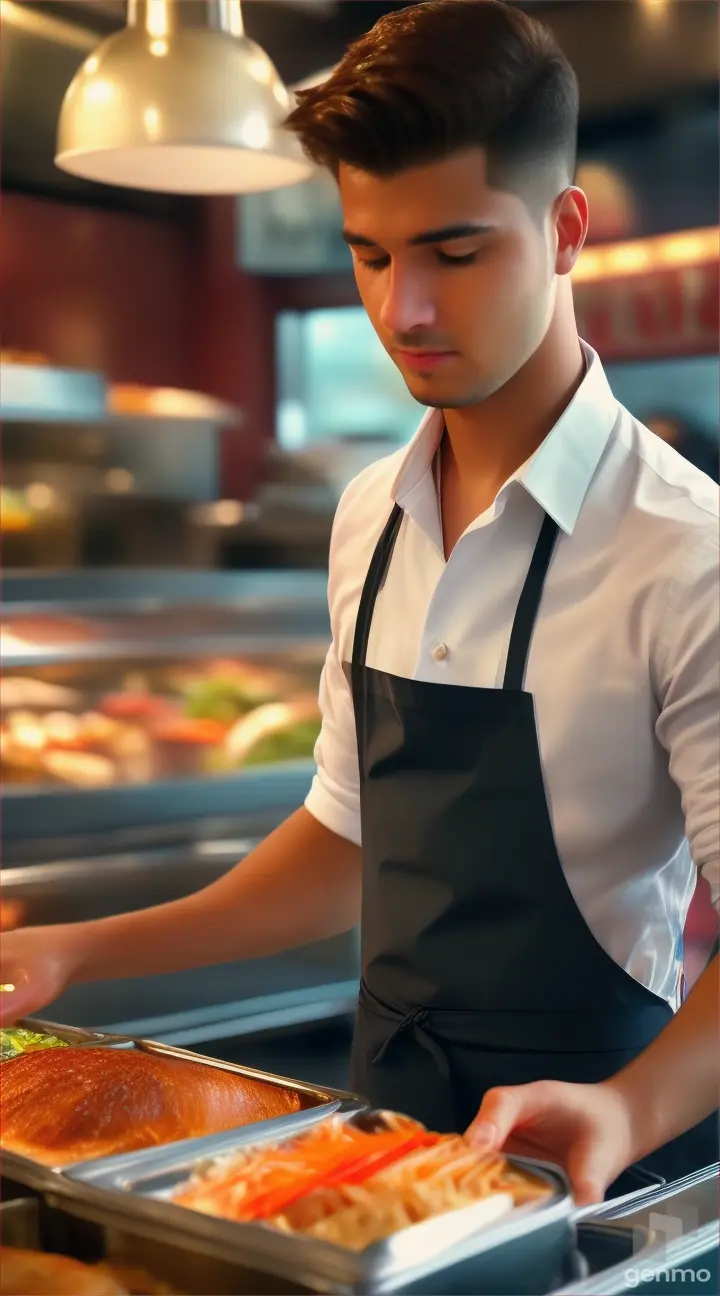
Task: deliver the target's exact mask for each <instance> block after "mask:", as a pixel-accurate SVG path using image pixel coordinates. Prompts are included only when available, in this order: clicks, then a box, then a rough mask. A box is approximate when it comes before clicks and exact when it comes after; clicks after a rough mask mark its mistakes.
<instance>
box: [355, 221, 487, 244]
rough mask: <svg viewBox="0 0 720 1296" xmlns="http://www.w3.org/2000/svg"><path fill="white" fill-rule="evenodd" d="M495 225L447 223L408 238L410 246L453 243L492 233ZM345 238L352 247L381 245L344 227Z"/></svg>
mask: <svg viewBox="0 0 720 1296" xmlns="http://www.w3.org/2000/svg"><path fill="white" fill-rule="evenodd" d="M494 228H495V226H494V225H482V224H476V223H474V222H471V223H469V224H465V225H445V226H443V227H442V228H441V229H434V230H423V231H422V233H421V234H415V235H414V236H413V237H412V238H411V239H409V240H408V242H409V245H410V247H423V246H424V245H425V244H426V243H452V242H453V240H455V239H466V238H473V237H474V236H475V237H476V236H477V235H479V234H491V233H492V232H493V230H494ZM343 238H344V240H345V242H346V243H348V244H349V245H350V247H366V248H374V247H379V246H380V245H379V244H378V243H374V242H373V240H372V239H369V238H366V237H365V235H364V234H355V233H354V231H353V230H349V229H344V230H343Z"/></svg>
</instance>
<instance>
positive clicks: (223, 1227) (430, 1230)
mask: <svg viewBox="0 0 720 1296" xmlns="http://www.w3.org/2000/svg"><path fill="white" fill-rule="evenodd" d="M338 1112H339V1114H340V1115H341V1117H342V1118H344V1119H347V1120H351V1121H353V1122H356V1123H362V1124H364V1125H369V1126H370V1127H373V1126H377V1125H378V1124H380V1123H382V1119H383V1118H382V1113H379V1112H372V1111H357V1110H356V1111H352V1110H348V1109H345V1110H344V1111H343V1110H342V1109H341V1108H338ZM279 1132H280V1131H279V1127H278V1125H277V1123H276V1124H275V1125H274V1127H273V1128H270V1125H269V1123H268V1125H266V1126H265V1128H264V1129H261V1128H259V1127H257V1126H256V1127H255V1128H254V1129H253V1128H248V1129H245V1130H241V1131H235V1132H234V1133H229V1134H220V1135H213V1136H211V1137H209V1138H204V1139H196V1140H193V1141H192V1143H187V1144H184V1145H183V1144H176V1145H175V1146H174V1147H172V1146H171V1147H165V1148H157V1149H148V1150H147V1151H143V1152H138V1153H136V1154H131V1155H128V1156H124V1157H111V1158H107V1159H105V1160H102V1161H100V1160H98V1161H95V1162H93V1163H88V1164H85V1165H83V1166H75V1167H70V1168H68V1169H67V1170H66V1172H65V1175H64V1176H63V1179H64V1180H65V1183H66V1184H67V1182H68V1181H70V1182H72V1184H73V1191H72V1193H71V1194H69V1195H67V1198H66V1202H65V1207H64V1208H65V1209H66V1210H68V1211H70V1212H71V1213H73V1214H76V1215H78V1216H79V1217H80V1218H82V1219H85V1220H90V1221H94V1222H95V1223H97V1224H101V1225H102V1224H103V1223H105V1222H106V1221H108V1220H112V1221H113V1227H114V1229H115V1230H116V1231H119V1232H120V1233H121V1234H122V1236H123V1238H124V1239H125V1243H126V1244H129V1245H131V1246H132V1248H133V1250H134V1251H135V1252H137V1249H138V1246H139V1245H140V1240H141V1239H142V1240H143V1242H144V1245H145V1246H146V1247H147V1246H150V1247H152V1245H153V1244H154V1245H158V1244H164V1245H172V1246H174V1247H184V1248H185V1250H186V1251H187V1250H189V1251H191V1252H192V1253H193V1254H196V1255H201V1256H203V1257H205V1260H206V1262H207V1263H210V1262H212V1265H213V1266H214V1267H213V1270H212V1272H213V1274H214V1275H215V1276H214V1279H213V1281H214V1282H215V1283H217V1282H218V1281H219V1279H218V1277H217V1273H218V1272H223V1273H227V1274H228V1275H232V1276H229V1277H227V1281H228V1282H229V1283H230V1285H229V1286H227V1287H225V1286H223V1287H217V1286H213V1291H217V1292H220V1291H222V1292H225V1291H228V1292H229V1291H232V1292H247V1293H253V1294H254V1296H260V1294H261V1293H280V1292H287V1291H297V1292H325V1293H360V1292H362V1293H371V1294H373V1296H376V1294H377V1296H380V1293H391V1292H393V1293H394V1292H400V1291H402V1292H403V1293H432V1294H434V1296H437V1293H438V1292H439V1291H442V1292H443V1296H452V1293H454V1292H461V1291H472V1292H473V1293H474V1296H485V1294H487V1296H506V1294H507V1296H523V1294H524V1293H537V1292H540V1291H549V1290H550V1289H551V1287H552V1286H553V1285H554V1284H556V1282H557V1278H558V1275H559V1274H561V1273H562V1271H563V1265H564V1264H565V1262H566V1259H567V1255H568V1253H569V1252H570V1251H571V1250H572V1247H573V1245H574V1237H575V1233H574V1228H573V1223H572V1201H571V1198H570V1193H569V1188H568V1184H567V1181H566V1179H565V1178H564V1176H563V1174H562V1173H561V1172H560V1171H559V1170H558V1169H557V1168H556V1167H554V1166H548V1165H545V1164H544V1163H541V1162H535V1161H530V1160H528V1159H525V1158H520V1157H510V1158H508V1159H509V1160H510V1161H511V1163H512V1164H514V1165H517V1166H518V1167H524V1168H526V1169H527V1170H529V1171H532V1172H533V1173H535V1174H536V1175H539V1176H540V1177H541V1178H543V1179H544V1180H545V1181H546V1182H547V1183H548V1185H549V1187H550V1189H551V1194H550V1197H549V1198H548V1199H547V1200H546V1201H545V1202H543V1203H541V1204H539V1205H528V1206H524V1207H519V1208H517V1209H516V1210H514V1211H512V1212H511V1213H510V1214H509V1215H508V1216H505V1217H503V1218H502V1219H501V1220H500V1221H498V1222H497V1223H496V1224H485V1222H484V1219H483V1214H484V1212H483V1204H482V1203H481V1202H479V1203H477V1204H476V1205H473V1206H469V1207H466V1208H464V1209H462V1210H456V1211H452V1212H448V1213H446V1214H444V1215H441V1216H437V1217H435V1218H434V1219H431V1220H427V1221H424V1222H422V1223H420V1224H417V1225H414V1226H412V1227H411V1228H407V1229H404V1230H402V1231H400V1232H398V1233H396V1234H394V1235H393V1236H392V1237H390V1238H388V1239H386V1240H384V1241H382V1242H379V1243H376V1244H374V1245H373V1246H371V1247H368V1248H367V1249H366V1250H364V1251H362V1252H355V1251H350V1250H348V1249H346V1248H343V1247H341V1246H338V1245H335V1244H332V1243H328V1242H324V1241H319V1240H318V1239H316V1238H309V1237H303V1236H299V1235H289V1234H285V1233H282V1232H280V1231H279V1230H276V1229H273V1228H271V1227H269V1226H266V1225H263V1224H241V1223H235V1222H233V1221H230V1220H224V1219H218V1218H216V1217H214V1216H209V1215H205V1214H203V1213H201V1212H198V1211H194V1210H192V1209H189V1208H187V1207H184V1206H180V1205H177V1204H174V1203H173V1202H172V1201H170V1200H169V1198H170V1196H171V1194H172V1193H173V1192H174V1191H175V1189H176V1188H177V1187H179V1185H180V1184H182V1183H184V1182H186V1181H187V1180H188V1179H189V1178H190V1176H191V1175H192V1174H193V1173H194V1172H195V1171H196V1170H197V1169H198V1167H199V1166H200V1165H202V1164H207V1163H209V1162H211V1161H213V1160H215V1159H216V1158H217V1157H222V1156H227V1155H228V1154H231V1153H232V1152H234V1151H238V1150H240V1149H243V1148H253V1147H262V1146H266V1145H269V1144H273V1143H277V1142H278V1133H279ZM297 1132H298V1131H297V1125H296V1126H295V1127H294V1128H293V1129H292V1130H291V1129H289V1128H288V1127H287V1126H286V1128H285V1129H284V1130H283V1131H282V1136H283V1137H284V1138H287V1137H291V1136H292V1135H294V1134H295V1133H297ZM64 1191H65V1192H67V1189H65V1190H64ZM217 1266H219V1270H218V1269H216V1268H215V1267H217Z"/></svg>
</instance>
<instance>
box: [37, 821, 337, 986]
mask: <svg viewBox="0 0 720 1296" xmlns="http://www.w3.org/2000/svg"><path fill="white" fill-rule="evenodd" d="M361 879H362V864H361V853H360V850H359V848H358V847H356V846H353V845H352V844H351V843H350V842H347V841H345V840H344V839H343V838H341V837H337V836H336V835H335V834H334V833H331V832H330V831H329V830H328V829H326V828H324V827H323V826H322V825H321V824H319V823H318V821H317V820H316V819H314V818H313V817H312V815H310V814H309V813H308V811H307V810H304V809H302V810H299V811H298V812H297V814H295V815H293V816H292V817H291V818H290V819H288V820H287V821H286V822H285V823H284V824H282V825H281V826H280V828H278V829H277V830H276V831H275V832H274V833H272V834H271V835H270V836H269V837H268V838H267V839H266V840H265V841H264V842H262V844H261V845H260V846H259V847H258V848H257V849H256V850H255V851H253V852H252V854H251V855H249V856H248V857H247V859H245V860H243V861H242V862H241V863H240V864H238V865H236V867H235V868H234V869H232V870H231V871H230V872H229V873H227V874H225V876H224V877H222V878H220V879H219V880H218V881H217V882H214V883H213V884H212V885H211V886H209V887H206V888H205V889H204V890H202V891H198V892H196V893H194V894H193V895H190V896H187V897H185V898H183V899H182V900H176V901H173V902H172V903H171V904H166V905H160V906H158V907H156V908H153V909H144V910H140V911H138V912H135V913H129V914H122V915H120V916H118V917H113V918H103V919H99V920H98V921H96V922H89V923H78V924H73V925H72V926H68V927H66V928H65V929H64V932H65V935H66V938H67V946H68V949H69V951H70V956H71V962H72V968H73V973H72V980H73V981H74V982H80V981H98V980H111V979H114V978H117V977H135V976H152V975H154V974H156V973H162V972H177V971H181V970H184V969H186V968H192V967H207V966H210V965H214V964H218V963H227V962H232V961H233V960H234V959H245V958H260V957H263V956H265V955H271V954H276V953H279V952H280V951H281V950H284V949H291V948H295V947H297V946H299V945H304V944H308V943H310V942H312V941H315V940H323V939H325V938H327V937H330V936H334V935H338V934H340V933H341V932H343V931H349V930H350V929H351V928H352V927H353V926H354V925H355V924H356V923H357V922H358V921H359V916H360V895H361ZM55 931H57V928H56V929H55ZM58 935H59V933H58Z"/></svg>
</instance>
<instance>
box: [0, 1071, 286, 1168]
mask: <svg viewBox="0 0 720 1296" xmlns="http://www.w3.org/2000/svg"><path fill="white" fill-rule="evenodd" d="M299 1109H300V1097H299V1095H298V1094H297V1092H295V1091H294V1090H292V1089H287V1088H283V1087H282V1086H280V1085H274V1084H270V1083H268V1082H266V1081H263V1080H255V1079H253V1078H251V1077H249V1076H244V1075H241V1074H239V1073H237V1072H232V1071H225V1070H223V1069H222V1068H221V1067H214V1066H208V1065H204V1064H203V1063H202V1062H194V1061H192V1060H191V1059H186V1058H178V1057H173V1056H170V1055H168V1054H163V1053H160V1052H154V1051H152V1052H151V1051H145V1050H142V1049H135V1048H131V1049H112V1048H92V1047H83V1048H67V1049H57V1050H56V1049H49V1050H47V1051H43V1052H30V1053H24V1054H21V1055H20V1056H18V1057H17V1058H14V1059H11V1060H10V1061H9V1062H8V1063H7V1064H6V1065H5V1066H4V1067H3V1076H2V1111H1V1120H0V1146H2V1147H3V1148H4V1149H5V1150H6V1151H8V1152H16V1153H18V1154H19V1155H21V1156H26V1157H29V1158H30V1159H31V1160H33V1161H39V1162H40V1163H41V1164H43V1165H53V1166H55V1165H57V1166H59V1165H69V1164H71V1163H72V1162H74V1161H84V1160H88V1159H91V1158H96V1157H102V1156H112V1155H114V1154H115V1153H119V1152H132V1151H135V1150H136V1149H138V1148H144V1147H152V1146H157V1145H159V1144H165V1143H172V1142H175V1141H176V1140H179V1139H188V1138H198V1137H200V1136H201V1135H205V1134H218V1133H221V1132H223V1131H225V1130H230V1129H235V1128H236V1127H239V1126H244V1125H251V1124H253V1123H255V1122H256V1121H263V1120H269V1119H271V1118H273V1117H278V1116H286V1115H288V1114H289V1113H291V1112H295V1111H298V1110H299Z"/></svg>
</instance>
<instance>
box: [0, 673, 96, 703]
mask: <svg viewBox="0 0 720 1296" xmlns="http://www.w3.org/2000/svg"><path fill="white" fill-rule="evenodd" d="M80 705H81V694H80V693H78V691H77V689H71V688H66V687H65V686H64V685H63V684H50V683H49V682H48V681H46V680H40V679H32V677H30V678H26V677H25V676H24V675H9V676H7V677H6V678H5V679H3V681H2V687H1V688H0V707H2V709H3V711H9V710H11V709H15V708H20V709H22V710H25V711H28V710H33V709H34V710H37V711H67V710H70V711H72V710H73V709H74V708H75V707H79V706H80Z"/></svg>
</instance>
